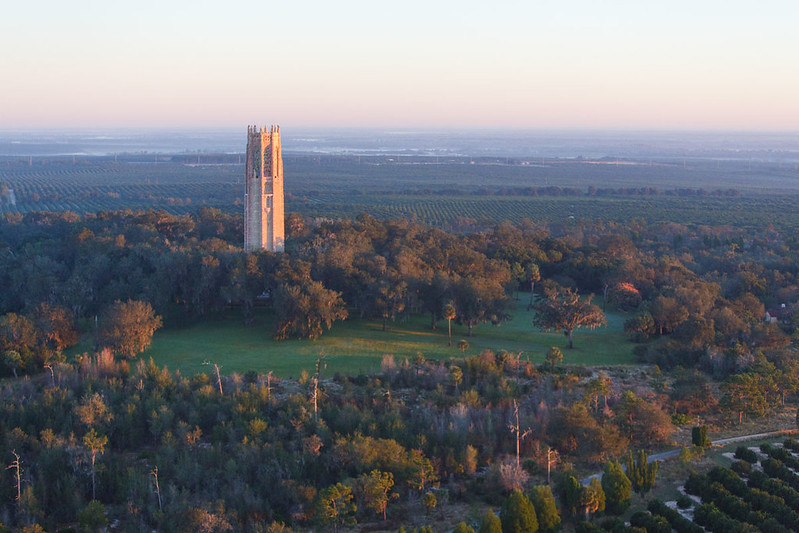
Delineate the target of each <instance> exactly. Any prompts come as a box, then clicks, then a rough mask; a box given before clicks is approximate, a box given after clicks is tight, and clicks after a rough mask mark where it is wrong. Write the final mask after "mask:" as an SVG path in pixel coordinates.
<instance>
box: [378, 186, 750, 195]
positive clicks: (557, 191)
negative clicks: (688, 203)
mask: <svg viewBox="0 0 799 533" xmlns="http://www.w3.org/2000/svg"><path fill="white" fill-rule="evenodd" d="M388 194H412V195H419V196H424V195H430V196H432V195H436V196H469V195H474V196H661V195H662V196H716V197H720V196H725V197H736V198H737V197H740V196H741V191H739V190H738V189H732V188H730V189H713V190H707V189H702V188H699V189H693V188H688V187H680V188H677V189H663V190H661V189H658V188H657V187H618V188H614V187H595V186H593V185H591V186H589V187H588V189H587V190H582V189H579V188H577V187H558V186H557V185H549V186H546V187H480V188H478V189H475V190H466V189H461V188H457V187H442V188H436V189H433V188H431V187H426V188H423V189H416V190H413V191H388Z"/></svg>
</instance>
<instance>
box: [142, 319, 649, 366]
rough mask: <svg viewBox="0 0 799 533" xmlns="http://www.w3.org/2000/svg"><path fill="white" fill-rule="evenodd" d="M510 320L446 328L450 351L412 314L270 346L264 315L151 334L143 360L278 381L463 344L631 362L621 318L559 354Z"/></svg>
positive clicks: (441, 334)
mask: <svg viewBox="0 0 799 533" xmlns="http://www.w3.org/2000/svg"><path fill="white" fill-rule="evenodd" d="M513 314H514V319H513V320H511V321H509V322H506V323H504V324H502V325H500V326H497V327H494V326H491V325H490V324H480V325H479V326H478V327H476V328H475V329H474V333H473V336H472V337H471V338H468V337H466V328H465V327H463V326H458V325H456V324H453V326H452V341H453V346H452V347H448V346H447V323H446V321H441V322H439V324H438V329H436V330H431V329H430V322H429V318H428V317H426V316H422V315H420V316H415V317H411V318H410V319H408V320H406V321H402V322H396V323H393V324H389V325H388V328H387V331H385V332H384V331H382V325H381V323H380V322H379V321H375V320H347V321H345V322H343V323H337V324H334V325H333V328H332V329H331V330H330V331H328V332H325V333H324V334H323V335H322V336H321V337H320V338H319V339H316V340H313V341H308V340H303V341H297V340H289V341H274V340H272V331H273V329H274V323H273V318H272V316H271V315H270V314H264V315H261V316H259V317H258V320H257V322H256V324H255V325H253V326H249V327H247V326H244V324H243V323H242V321H241V320H240V319H239V318H238V317H232V318H229V319H226V320H220V321H207V322H203V323H200V324H195V325H193V326H190V327H187V328H180V329H175V328H171V329H163V330H161V331H159V332H157V333H156V334H155V337H154V338H153V344H152V347H151V348H150V350H148V351H147V352H145V353H144V354H143V357H145V358H149V357H152V358H153V359H154V360H155V362H156V363H157V364H159V365H166V366H167V367H168V368H169V369H170V370H178V369H179V370H180V371H181V372H182V373H183V374H195V373H197V372H208V371H209V369H208V367H207V366H206V367H204V366H203V362H204V361H211V362H216V363H219V364H220V365H222V372H225V373H230V372H239V373H243V372H246V371H248V370H256V371H258V372H264V373H265V372H268V371H270V370H271V371H273V372H274V373H275V374H276V375H279V376H283V377H295V378H296V377H298V376H299V375H300V373H301V372H302V370H306V371H308V372H310V373H312V372H313V371H314V367H315V363H316V360H317V358H318V357H319V355H322V354H324V355H325V356H326V361H327V373H328V375H330V374H332V373H334V372H341V373H344V374H357V373H361V372H370V371H375V370H378V369H379V368H380V363H381V360H382V357H383V355H386V354H391V355H393V356H394V357H395V361H396V362H397V363H398V364H399V363H400V362H401V361H402V360H404V359H405V358H409V359H412V358H413V357H414V356H415V355H416V354H417V353H421V354H422V355H424V357H425V358H427V359H438V360H440V359H449V358H460V357H462V356H463V355H464V354H462V353H461V351H460V350H459V349H458V348H457V347H456V345H457V342H458V340H460V339H466V340H467V341H468V342H469V348H468V349H467V350H466V352H465V355H476V354H479V353H480V352H482V351H483V350H484V349H491V350H494V351H497V350H501V349H504V350H508V351H512V352H521V353H522V360H527V359H529V360H530V361H531V362H533V363H541V362H542V361H543V360H544V354H545V353H546V351H547V350H548V349H549V348H550V347H551V346H558V347H560V348H561V349H562V350H563V352H564V354H565V359H564V364H579V365H629V364H633V363H634V362H635V358H634V356H633V354H632V348H633V344H631V343H630V342H629V341H628V340H627V338H626V336H625V335H624V332H623V329H622V326H623V323H624V317H623V316H621V315H617V314H612V313H609V314H608V317H607V318H608V325H607V326H606V327H603V328H599V329H596V330H594V331H590V330H578V331H577V333H576V334H575V340H574V344H575V348H574V349H573V350H568V349H566V339H565V337H564V336H563V335H562V334H561V333H559V332H549V333H547V332H541V331H538V330H535V329H533V327H532V325H531V324H532V318H533V313H532V312H531V311H527V310H526V309H524V308H521V309H517V310H516V311H515V312H514V313H513Z"/></svg>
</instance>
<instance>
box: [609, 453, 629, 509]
mask: <svg viewBox="0 0 799 533" xmlns="http://www.w3.org/2000/svg"><path fill="white" fill-rule="evenodd" d="M602 490H604V491H605V509H606V510H607V512H608V513H609V514H622V513H623V512H624V511H626V510H627V507H629V506H630V493H631V491H632V484H631V483H630V478H628V477H627V474H625V473H624V469H623V468H622V467H621V464H619V462H618V461H612V462H609V463H608V464H606V465H605V472H604V473H603V474H602Z"/></svg>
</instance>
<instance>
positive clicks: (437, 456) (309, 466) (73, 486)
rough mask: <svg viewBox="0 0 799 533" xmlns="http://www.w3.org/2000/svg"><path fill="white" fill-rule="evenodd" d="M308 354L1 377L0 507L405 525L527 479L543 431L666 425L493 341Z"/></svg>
mask: <svg viewBox="0 0 799 533" xmlns="http://www.w3.org/2000/svg"><path fill="white" fill-rule="evenodd" d="M318 368H319V371H318V372H317V373H315V374H314V375H313V376H307V375H305V376H303V377H302V378H301V379H300V380H298V381H292V380H282V379H278V378H275V377H273V376H271V375H263V374H261V375H259V374H256V373H254V372H248V373H246V374H244V375H238V374H233V375H229V376H221V377H220V378H217V377H216V376H215V375H214V376H210V377H209V376H208V375H206V374H199V375H195V376H191V377H188V376H182V375H180V374H179V373H171V372H169V370H167V369H166V368H159V367H158V366H156V365H154V364H153V362H152V361H150V362H149V363H145V362H144V361H138V362H137V363H136V364H135V365H131V364H129V363H128V361H126V360H121V361H120V360H115V358H114V357H113V355H112V353H111V351H110V350H104V351H101V352H98V353H96V354H93V355H88V354H86V355H84V356H82V357H79V358H77V359H76V360H75V361H71V362H56V363H53V364H52V365H51V368H50V371H48V372H45V373H43V374H39V375H37V376H35V377H34V378H33V379H20V380H7V381H5V382H4V383H3V384H2V388H0V407H2V409H0V429H2V431H0V450H3V454H4V457H7V458H8V461H9V463H12V464H17V465H18V466H19V468H20V470H19V477H18V478H17V477H16V475H15V474H16V472H15V471H10V472H7V474H8V480H9V482H7V483H3V484H0V501H2V503H1V504H0V517H2V521H3V523H6V524H12V525H17V526H22V525H25V524H31V523H38V524H41V525H43V526H45V527H46V528H47V530H50V529H51V528H55V527H56V526H63V525H65V524H74V523H76V522H77V523H80V524H81V525H82V527H85V528H87V529H91V528H92V527H99V526H101V525H102V524H104V523H106V521H108V520H110V519H118V520H120V521H121V526H122V527H124V528H125V529H126V530H137V531H141V530H151V529H157V530H159V531H198V530H203V529H202V528H203V527H208V524H216V526H215V527H216V529H211V530H216V531H267V530H273V531H274V529H270V528H272V527H278V526H276V525H275V523H279V524H285V525H290V526H294V527H308V526H321V527H324V526H335V525H344V524H352V523H354V522H355V521H357V522H375V521H385V520H386V519H387V518H388V519H393V524H395V525H405V526H409V525H417V526H418V525H422V524H423V523H424V520H426V519H428V518H429V517H430V516H431V513H433V512H434V511H435V507H436V505H438V504H441V505H443V504H445V503H446V502H448V501H450V502H474V501H475V499H479V500H483V501H485V502H487V503H488V504H490V505H499V504H500V503H501V502H502V501H503V499H504V498H505V497H506V495H508V494H509V493H511V492H512V491H514V490H523V489H525V488H527V487H528V486H529V482H530V481H532V480H533V479H537V480H541V479H542V477H543V476H544V473H545V472H546V466H545V465H546V460H547V459H546V450H547V447H548V446H551V447H552V448H554V449H557V450H558V451H560V452H561V453H562V454H563V456H564V457H568V458H575V459H579V460H581V461H590V462H591V463H592V464H598V463H601V462H603V461H607V460H609V459H611V458H613V457H619V456H621V455H623V454H624V452H625V450H626V449H627V446H628V445H630V444H632V445H634V446H637V447H640V446H644V445H646V446H652V445H655V444H657V443H662V442H665V441H666V440H667V439H668V436H669V435H670V433H671V432H672V431H673V430H674V428H673V426H672V425H671V422H670V420H669V417H668V415H666V414H665V413H664V412H663V411H662V410H661V409H660V408H659V407H657V401H655V400H653V399H648V398H644V397H638V396H637V395H636V394H635V393H633V392H632V391H629V390H626V391H625V392H624V393H621V392H620V391H621V389H620V384H616V383H613V382H612V381H611V380H609V379H608V378H606V377H602V378H600V380H599V381H601V382H602V383H597V380H596V379H595V378H591V377H590V375H587V373H585V372H582V373H580V372H579V371H578V370H576V369H575V370H573V371H571V370H568V369H566V368H563V367H559V366H558V367H552V368H542V369H539V368H536V367H535V366H533V365H530V364H529V363H525V362H523V361H520V360H519V358H518V357H517V356H515V355H514V354H510V353H507V352H500V353H496V354H494V353H492V352H490V351H486V352H484V353H483V354H481V355H479V356H474V357H469V358H466V359H465V360H460V361H448V362H435V361H425V360H424V358H422V357H417V358H416V359H415V360H413V361H398V362H395V361H393V359H391V358H386V359H385V360H384V363H383V371H382V373H381V374H379V375H374V376H365V375H359V376H351V377H346V376H339V375H335V376H327V375H324V374H323V372H324V364H323V361H320V364H319V366H318ZM594 395H597V402H594V401H593V400H592V399H591V398H593V397H594ZM602 395H604V396H602ZM600 397H601V398H602V399H601V400H600V399H599V398H600ZM594 404H595V405H596V406H600V405H602V404H605V405H607V407H606V408H605V409H604V410H602V409H599V410H595V409H594V407H592V406H593V405H594ZM586 406H587V407H586ZM517 409H518V411H517ZM515 413H518V415H517V417H515ZM512 420H516V421H517V423H518V424H519V427H523V428H529V432H530V433H531V435H530V436H529V437H528V438H524V439H522V440H521V443H520V444H521V447H520V454H521V458H522V459H523V464H522V467H521V468H520V467H519V466H518V465H519V462H518V461H519V458H518V457H514V450H516V445H517V440H518V439H519V435H518V434H517V433H514V431H512V429H508V426H507V424H508V422H509V421H512ZM628 435H629V436H630V437H628ZM631 439H632V440H631ZM575 446H577V447H575ZM15 461H16V463H15ZM11 470H14V469H13V468H12V469H11ZM556 470H558V471H560V470H562V468H561V467H557V468H556ZM558 479H562V481H559V486H560V485H561V484H563V486H564V487H565V486H566V485H565V484H566V483H569V485H568V486H570V487H572V488H571V489H569V491H570V492H569V491H567V492H563V494H561V493H560V492H558V493H557V494H558V497H559V500H560V501H561V507H562V508H564V509H572V510H571V511H564V517H565V516H568V515H569V513H571V515H572V516H578V517H579V516H582V514H583V508H584V507H583V504H582V503H580V501H581V500H579V498H578V496H579V494H581V493H580V491H579V484H578V488H577V489H574V486H573V485H574V483H576V481H574V475H573V473H572V472H570V471H568V470H567V471H564V473H563V474H562V475H560V477H559V478H558ZM563 490H564V491H565V490H566V489H565V488H564V489H563ZM575 490H576V492H575ZM592 490H593V491H599V490H600V489H599V488H598V487H592ZM551 497H552V496H551V494H550V496H549V498H551ZM603 498H604V496H603ZM554 504H555V502H554V500H553V501H552V506H553V508H554ZM598 510H599V509H598V508H592V509H591V512H592V513H593V512H596V511H598ZM554 516H557V513H555V515H554ZM550 518H552V515H551V514H550ZM539 519H541V515H539ZM420 521H421V523H420ZM281 527H282V526H281ZM278 530H280V529H278Z"/></svg>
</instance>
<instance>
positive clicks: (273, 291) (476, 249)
mask: <svg viewBox="0 0 799 533" xmlns="http://www.w3.org/2000/svg"><path fill="white" fill-rule="evenodd" d="M287 232H288V243H287V250H286V252H285V253H283V254H270V253H258V254H244V253H242V251H241V248H240V243H241V241H240V239H241V235H242V221H241V218H240V217H236V216H230V215H226V214H223V213H222V212H220V211H218V210H214V209H200V210H199V211H198V212H197V213H196V214H195V215H181V216H175V215H170V214H168V213H165V212H163V211H137V212H134V211H118V212H100V213H97V214H90V215H82V216H79V215H75V214H74V213H59V214H56V213H38V212H37V213H29V214H27V215H24V216H21V215H15V214H8V215H6V216H5V219H4V220H3V221H2V223H0V250H3V252H2V253H0V288H2V290H1V291H0V317H2V316H5V315H8V314H9V313H13V314H15V315H25V316H27V317H28V318H29V319H32V320H33V319H35V318H36V317H35V315H36V309H37V306H41V305H47V306H49V307H50V308H53V309H60V310H63V312H61V311H58V312H60V313H62V314H65V315H67V316H69V317H71V318H72V320H75V321H81V320H85V319H90V320H94V319H95V317H100V316H102V313H103V311H104V310H105V309H107V308H109V306H111V305H112V304H113V303H114V302H116V301H122V302H124V301H128V300H131V301H143V302H146V303H148V304H149V305H151V306H152V308H153V309H154V311H155V313H156V314H157V315H160V316H162V317H163V319H164V322H165V324H166V325H170V324H176V323H180V322H186V321H191V320H197V319H200V318H203V317H209V316H219V315H224V314H226V313H228V312H229V311H230V310H231V309H232V308H237V309H241V310H242V312H243V314H244V317H245V320H247V321H252V320H253V319H254V313H253V309H254V307H255V306H257V305H267V306H270V307H273V308H274V309H275V311H276V313H277V316H278V322H277V324H278V325H277V329H276V331H275V332H274V335H275V336H276V337H277V338H286V337H299V338H305V337H315V336H318V335H320V334H322V332H323V331H324V329H325V328H326V327H329V326H330V324H331V323H332V322H333V321H335V320H342V319H344V318H346V317H347V316H357V317H368V318H377V319H380V320H382V321H383V323H384V324H386V323H387V322H388V321H392V320H402V319H403V318H404V317H405V316H407V315H409V314H411V313H426V314H427V315H428V316H429V317H430V324H431V327H437V324H438V323H439V322H440V321H441V320H443V319H444V316H443V312H444V308H445V307H446V306H448V305H451V306H452V307H453V308H454V320H455V321H456V322H457V323H460V324H464V325H466V326H467V327H468V329H469V333H470V334H471V332H472V330H473V328H475V327H477V326H478V325H479V324H481V323H488V322H490V323H493V324H499V323H501V322H502V321H504V320H508V319H509V318H511V314H512V313H511V312H512V306H513V300H514V298H521V296H520V294H522V293H526V294H527V295H528V296H525V297H524V298H526V299H522V300H521V301H523V302H527V303H528V305H535V304H536V302H538V300H539V299H540V297H541V295H542V293H544V294H545V295H546V296H547V297H549V296H551V295H553V294H554V295H556V294H564V293H567V292H569V291H571V292H570V293H571V294H573V293H579V294H583V295H587V294H591V293H593V294H597V295H598V299H597V301H598V300H600V299H601V305H602V306H603V307H606V306H611V308H615V309H618V310H621V311H623V312H627V313H630V315H629V316H630V318H629V319H628V320H627V321H626V323H625V330H626V331H628V332H629V334H630V337H631V339H632V340H634V341H636V342H638V343H640V346H638V347H637V348H636V353H638V354H639V356H640V358H641V359H642V360H643V361H646V362H649V363H653V364H658V365H659V366H661V368H671V367H675V366H678V365H680V366H683V367H694V366H698V367H700V368H702V369H704V370H706V371H708V372H711V373H713V374H715V375H716V376H718V377H724V376H726V375H729V374H732V373H740V372H742V371H744V370H746V369H747V368H749V367H751V366H752V364H753V363H754V361H755V356H756V355H757V353H758V350H762V351H763V353H764V354H765V356H766V357H767V358H768V359H769V361H770V362H771V363H773V364H776V365H777V366H778V367H780V368H782V369H784V368H786V366H785V365H786V364H788V367H789V368H793V363H792V362H791V361H792V360H793V358H792V357H790V356H784V355H779V354H784V353H785V350H786V348H788V345H789V335H790V334H792V333H793V332H794V331H795V330H796V326H797V320H798V318H799V315H797V312H796V310H797V301H799V277H798V275H799V272H798V270H797V269H798V268H799V267H797V262H795V261H791V260H790V257H791V254H795V252H796V250H797V249H799V244H797V240H796V236H795V235H791V236H783V235H780V234H779V233H777V232H776V231H775V230H773V229H771V228H767V229H764V230H763V231H762V232H760V233H748V234H743V232H741V231H738V230H733V229H730V228H707V227H700V228H696V229H690V228H687V227H685V226H679V225H676V224H664V225H657V226H653V227H649V226H647V225H646V224H644V223H643V222H633V223H631V224H629V225H627V226H625V227H620V226H617V225H613V224H602V223H596V224H590V225H589V224H576V225H575V226H573V227H557V228H556V227H555V226H552V227H547V226H543V225H536V224H533V223H531V222H529V221H528V222H526V223H522V224H520V225H518V226H514V225H511V224H507V223H505V224H500V225H497V226H495V227H494V228H493V229H492V230H491V231H487V232H481V233H472V234H465V235H454V234H451V233H446V232H444V231H442V230H439V229H436V228H432V227H429V226H425V225H421V224H417V223H413V222H408V221H380V220H377V219H375V218H373V217H371V216H369V215H365V214H362V215H360V216H359V217H357V219H356V220H338V221H329V220H324V221H318V222H314V221H311V220H307V219H304V218H303V217H301V216H299V215H297V214H291V215H289V217H288V219H287ZM557 232H560V233H557ZM775 307H776V308H777V309H778V311H774V310H773V308H775ZM767 308H768V309H770V310H771V311H770V313H771V315H770V316H774V315H777V316H776V317H775V321H774V322H767V321H766V320H765V317H766V309H767ZM531 327H532V326H531ZM558 327H560V326H558ZM564 329H567V328H565V327H564ZM0 348H2V349H3V350H6V349H8V346H6V347H5V348H4V347H3V346H0ZM63 348H64V346H59V347H57V348H56V350H58V349H63ZM786 357H787V359H786ZM786 361H787V362H786ZM23 366H24V365H23ZM6 370H7V371H9V369H8V368H6Z"/></svg>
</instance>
